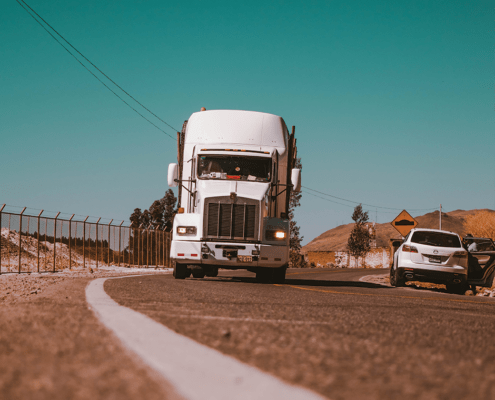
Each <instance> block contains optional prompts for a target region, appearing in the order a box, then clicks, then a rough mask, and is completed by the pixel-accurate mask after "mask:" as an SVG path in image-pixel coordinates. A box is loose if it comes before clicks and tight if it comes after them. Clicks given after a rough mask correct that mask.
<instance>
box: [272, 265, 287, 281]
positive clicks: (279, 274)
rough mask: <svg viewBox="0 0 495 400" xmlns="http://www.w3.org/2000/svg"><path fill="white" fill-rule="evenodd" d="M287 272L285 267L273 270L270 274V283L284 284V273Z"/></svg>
mask: <svg viewBox="0 0 495 400" xmlns="http://www.w3.org/2000/svg"><path fill="white" fill-rule="evenodd" d="M286 271H287V267H286V266H283V267H280V268H276V269H273V270H272V271H271V272H272V279H271V281H272V283H279V284H282V283H284V282H285V272H286Z"/></svg>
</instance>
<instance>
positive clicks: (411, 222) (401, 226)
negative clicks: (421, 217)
mask: <svg viewBox="0 0 495 400" xmlns="http://www.w3.org/2000/svg"><path fill="white" fill-rule="evenodd" d="M391 224H392V226H393V227H394V228H395V229H397V231H399V233H400V234H401V235H402V236H406V235H407V234H408V233H409V232H411V229H413V228H416V226H417V225H418V221H416V220H415V219H414V218H413V217H411V215H410V214H409V213H408V212H407V211H406V210H402V212H401V213H400V214H399V215H397V217H396V218H395V219H394V220H393V221H392V222H391Z"/></svg>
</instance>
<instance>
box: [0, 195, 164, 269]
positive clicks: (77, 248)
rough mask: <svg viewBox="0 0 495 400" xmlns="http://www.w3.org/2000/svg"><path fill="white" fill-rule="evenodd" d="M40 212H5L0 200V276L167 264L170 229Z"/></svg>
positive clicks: (24, 210)
mask: <svg viewBox="0 0 495 400" xmlns="http://www.w3.org/2000/svg"><path fill="white" fill-rule="evenodd" d="M43 214H44V211H43V210H41V212H39V213H38V214H33V213H29V212H26V207H25V208H24V209H23V210H22V211H20V212H18V213H17V212H11V211H8V212H7V211H5V204H4V205H3V206H0V233H1V234H0V274H2V273H13V272H16V273H23V272H57V271H60V270H62V269H65V268H69V269H71V268H81V267H82V268H98V267H99V266H103V265H105V266H110V265H115V266H124V267H146V268H149V267H170V251H169V250H170V241H171V238H170V232H165V231H163V230H159V229H154V228H153V227H146V228H145V227H142V226H141V227H139V228H135V227H131V226H124V221H122V222H121V223H120V224H118V225H117V224H113V220H110V222H108V223H106V222H105V223H103V222H101V218H98V219H97V220H96V221H91V220H90V217H89V216H88V217H86V218H84V219H83V218H81V217H76V218H74V217H75V215H74V214H73V215H72V216H70V217H68V218H60V214H61V213H60V212H59V213H56V214H54V213H52V214H53V215H43ZM45 214H48V213H45ZM93 219H96V218H93Z"/></svg>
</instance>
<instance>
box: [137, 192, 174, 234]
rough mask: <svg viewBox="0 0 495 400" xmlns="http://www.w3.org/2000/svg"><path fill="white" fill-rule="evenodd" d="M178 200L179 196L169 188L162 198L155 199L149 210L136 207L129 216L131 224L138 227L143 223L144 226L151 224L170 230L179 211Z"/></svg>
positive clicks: (156, 227) (157, 227)
mask: <svg viewBox="0 0 495 400" xmlns="http://www.w3.org/2000/svg"><path fill="white" fill-rule="evenodd" d="M176 202H177V198H176V197H175V196H174V192H173V191H172V189H168V190H167V191H166V192H165V195H164V196H163V197H162V198H161V199H159V200H155V201H154V202H153V203H152V204H151V206H150V208H149V210H144V211H141V209H140V208H135V209H134V212H133V213H132V214H131V216H130V218H129V219H130V220H131V226H132V227H133V228H138V227H139V226H140V225H141V224H143V227H148V226H149V225H150V224H151V225H152V226H153V227H154V228H155V229H160V230H161V229H164V228H165V230H166V231H167V232H170V231H171V230H172V224H173V222H174V216H175V214H176V212H177V210H176V208H175V206H176Z"/></svg>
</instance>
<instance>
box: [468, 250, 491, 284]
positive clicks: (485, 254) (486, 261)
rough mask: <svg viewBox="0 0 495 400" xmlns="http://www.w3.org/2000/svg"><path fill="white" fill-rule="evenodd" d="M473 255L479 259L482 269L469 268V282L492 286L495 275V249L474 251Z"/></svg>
mask: <svg viewBox="0 0 495 400" xmlns="http://www.w3.org/2000/svg"><path fill="white" fill-rule="evenodd" d="M471 255H472V256H473V257H476V258H477V259H478V263H479V265H480V267H481V270H479V271H473V270H472V269H471V268H470V269H469V271H468V284H469V285H475V286H483V287H491V286H492V284H493V279H494V277H495V251H493V250H492V251H473V252H471Z"/></svg>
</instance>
